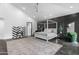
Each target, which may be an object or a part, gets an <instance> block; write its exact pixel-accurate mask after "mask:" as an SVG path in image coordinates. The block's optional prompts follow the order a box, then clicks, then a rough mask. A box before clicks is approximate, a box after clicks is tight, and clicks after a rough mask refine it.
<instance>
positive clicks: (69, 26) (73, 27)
mask: <svg viewBox="0 0 79 59" xmlns="http://www.w3.org/2000/svg"><path fill="white" fill-rule="evenodd" d="M67 32H75V22H71V23H69V24H68V28H67Z"/></svg>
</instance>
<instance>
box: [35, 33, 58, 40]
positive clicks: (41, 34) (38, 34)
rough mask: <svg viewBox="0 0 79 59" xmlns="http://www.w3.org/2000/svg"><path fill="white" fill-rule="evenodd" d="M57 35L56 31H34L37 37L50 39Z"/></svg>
mask: <svg viewBox="0 0 79 59" xmlns="http://www.w3.org/2000/svg"><path fill="white" fill-rule="evenodd" d="M56 36H57V34H56V33H50V32H48V33H47V32H36V33H35V37H38V38H42V39H47V38H48V40H49V39H52V38H55V37H56Z"/></svg>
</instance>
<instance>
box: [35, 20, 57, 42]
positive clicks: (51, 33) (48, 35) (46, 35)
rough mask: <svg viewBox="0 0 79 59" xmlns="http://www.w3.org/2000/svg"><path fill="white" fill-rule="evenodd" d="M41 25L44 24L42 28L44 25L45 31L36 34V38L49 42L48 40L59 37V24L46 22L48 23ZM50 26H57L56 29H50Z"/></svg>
mask: <svg viewBox="0 0 79 59" xmlns="http://www.w3.org/2000/svg"><path fill="white" fill-rule="evenodd" d="M40 24H42V26H43V25H44V26H43V27H44V31H41V32H35V33H34V37H37V38H41V39H45V40H47V42H48V40H50V39H53V38H55V37H57V22H56V21H53V20H46V21H44V23H43V22H41V23H40ZM49 24H52V25H51V26H53V25H54V24H55V26H54V27H50V25H49ZM45 25H46V26H45ZM40 28H41V27H40ZM40 28H39V29H40Z"/></svg>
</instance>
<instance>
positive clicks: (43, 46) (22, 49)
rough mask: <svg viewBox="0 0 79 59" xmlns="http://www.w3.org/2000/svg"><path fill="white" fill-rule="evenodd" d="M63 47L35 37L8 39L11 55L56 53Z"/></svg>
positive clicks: (8, 48)
mask: <svg viewBox="0 0 79 59" xmlns="http://www.w3.org/2000/svg"><path fill="white" fill-rule="evenodd" d="M61 47H62V45H60V44H55V43H52V42H48V43H47V42H46V41H43V40H40V39H36V38H33V37H30V38H23V39H17V40H11V41H7V50H8V54H9V55H54V54H55V53H56V52H57V51H58V50H59V49H60V48H61Z"/></svg>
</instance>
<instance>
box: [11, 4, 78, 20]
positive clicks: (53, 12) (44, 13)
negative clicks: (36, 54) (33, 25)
mask: <svg viewBox="0 0 79 59" xmlns="http://www.w3.org/2000/svg"><path fill="white" fill-rule="evenodd" d="M12 5H14V6H15V7H17V8H19V9H20V10H22V11H23V12H24V13H26V14H27V15H29V16H30V17H32V18H33V19H35V20H37V21H40V20H45V19H50V18H55V17H59V16H64V15H68V14H73V13H77V12H79V3H38V6H37V3H14V4H12Z"/></svg>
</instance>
